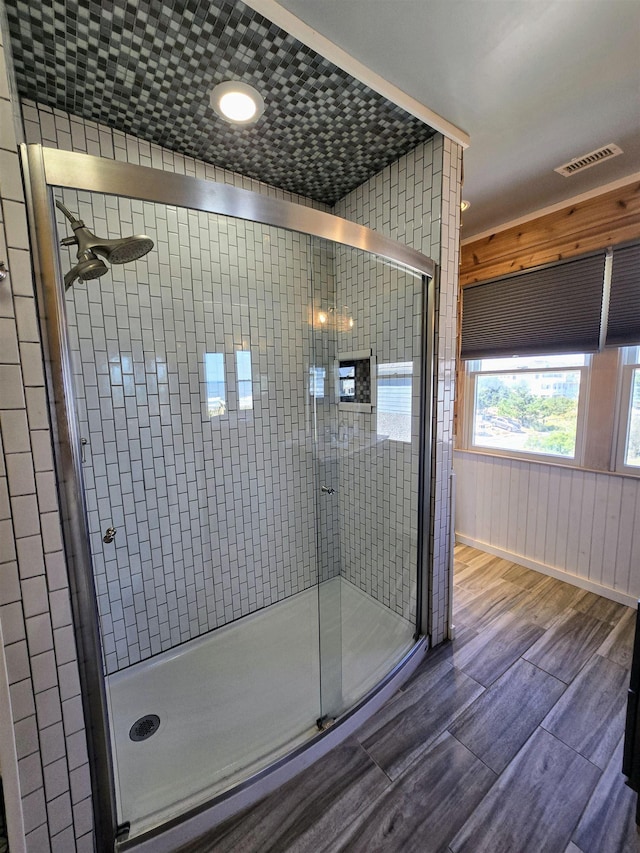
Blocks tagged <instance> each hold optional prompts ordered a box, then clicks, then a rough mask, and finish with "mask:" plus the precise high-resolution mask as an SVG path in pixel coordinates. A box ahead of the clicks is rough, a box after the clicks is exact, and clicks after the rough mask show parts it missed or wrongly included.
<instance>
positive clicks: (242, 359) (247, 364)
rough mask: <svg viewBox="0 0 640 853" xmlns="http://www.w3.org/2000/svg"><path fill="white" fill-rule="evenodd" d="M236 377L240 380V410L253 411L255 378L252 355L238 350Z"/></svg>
mask: <svg viewBox="0 0 640 853" xmlns="http://www.w3.org/2000/svg"><path fill="white" fill-rule="evenodd" d="M236 375H237V380H238V409H239V410H240V411H247V410H249V409H253V378H252V375H251V353H250V351H249V350H236Z"/></svg>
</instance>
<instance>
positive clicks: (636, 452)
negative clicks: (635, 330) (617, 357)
mask: <svg viewBox="0 0 640 853" xmlns="http://www.w3.org/2000/svg"><path fill="white" fill-rule="evenodd" d="M622 365H623V367H622V383H621V398H620V431H619V434H618V459H617V466H616V467H617V468H618V469H622V470H624V469H630V470H631V471H634V472H636V473H638V472H639V471H640V347H625V348H624V349H623V350H622Z"/></svg>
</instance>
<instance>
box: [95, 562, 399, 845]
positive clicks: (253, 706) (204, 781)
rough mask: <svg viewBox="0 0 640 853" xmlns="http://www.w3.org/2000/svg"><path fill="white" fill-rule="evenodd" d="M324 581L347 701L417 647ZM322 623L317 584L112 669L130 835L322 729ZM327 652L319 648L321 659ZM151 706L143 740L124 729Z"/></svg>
mask: <svg viewBox="0 0 640 853" xmlns="http://www.w3.org/2000/svg"><path fill="white" fill-rule="evenodd" d="M321 590H322V599H321V600H322V614H323V620H322V631H323V637H324V636H326V632H330V633H331V634H333V635H337V629H340V630H341V632H342V637H341V642H339V643H338V644H337V648H341V649H342V656H341V665H342V696H343V707H348V706H349V705H351V704H353V703H354V702H356V701H357V700H358V699H359V698H361V697H362V696H363V695H364V694H365V693H366V692H367V691H368V690H369V689H371V688H372V687H373V686H374V685H375V684H376V683H377V682H378V681H380V679H381V678H382V677H383V676H384V675H385V674H386V673H387V672H388V671H389V670H390V669H391V668H392V667H393V666H394V664H395V663H397V662H398V661H399V660H400V659H401V658H402V657H403V656H404V654H405V653H406V652H407V651H408V650H409V649H410V648H411V647H412V645H413V639H412V634H413V626H412V625H411V623H409V622H408V621H406V620H405V619H402V618H401V617H400V616H398V615H397V614H395V613H392V612H391V611H390V610H389V609H388V608H386V607H383V606H382V605H380V604H379V603H378V602H377V601H375V600H374V599H372V598H371V597H370V596H368V595H366V594H365V593H363V592H361V591H360V590H359V589H357V588H356V587H355V586H353V584H351V583H349V582H348V581H346V580H344V578H334V579H333V580H331V581H327V582H326V583H324V584H322V585H321ZM327 617H328V618H327ZM318 623H319V620H318V590H317V589H316V588H315V587H314V588H312V589H309V590H306V591H305V592H302V593H299V594H297V595H294V596H292V597H291V598H288V599H286V600H285V601H282V602H280V603H278V604H274V605H271V606H270V607H268V608H265V609H264V610H261V611H259V612H258V613H254V614H252V615H251V616H247V617H245V618H243V619H240V620H238V621H237V622H233V623H232V624H230V625H226V626H224V627H223V628H219V629H218V630H216V631H214V632H212V633H210V634H207V635H206V636H204V637H200V638H198V639H196V640H192V641H190V642H188V643H185V644H184V645H181V646H179V647H178V648H177V649H175V650H173V651H170V652H165V653H163V654H161V655H158V656H156V657H154V658H152V659H151V660H149V661H143V662H142V663H139V664H136V665H135V666H132V667H129V668H128V669H126V670H123V671H122V672H119V673H116V674H115V675H111V676H108V677H107V694H108V698H109V708H110V726H111V736H112V744H113V747H114V763H115V772H116V779H117V791H116V793H117V799H118V815H119V820H120V821H121V822H124V821H130V823H131V832H130V837H135V836H136V835H139V834H140V833H142V832H145V831H147V830H149V829H151V828H153V827H155V826H158V825H159V824H161V823H164V822H165V821H167V820H169V819H171V818H172V817H176V816H177V815H180V814H182V813H184V812H185V811H187V810H188V809H190V808H193V807H194V806H196V805H199V804H201V803H204V802H206V801H208V800H210V799H211V798H212V797H213V796H215V795H217V794H220V793H221V792H223V791H225V790H227V789H228V788H230V787H232V786H233V785H235V784H237V783H238V782H239V781H241V780H243V779H246V778H247V777H249V776H251V775H252V774H254V773H256V772H257V771H259V770H261V769H262V768H263V767H266V766H268V765H269V764H271V763H272V762H273V761H275V760H276V759H277V758H279V757H281V756H282V755H285V754H286V753H288V752H290V751H291V750H292V749H294V748H295V747H296V746H298V745H299V744H301V743H304V742H305V741H306V740H308V739H309V738H311V737H312V736H313V735H314V734H316V733H317V728H316V725H315V723H316V720H317V719H318V717H319V716H321V713H324V712H321V704H320V689H319V683H320V662H319V654H318V648H319V640H320V637H319V628H318ZM324 647H325V644H324V642H323V648H324ZM330 663H331V662H328V661H326V659H325V660H323V669H324V667H326V666H327V665H329V664H330ZM335 663H336V664H337V666H338V667H339V666H340V662H339V661H336V662H335ZM331 665H332V667H333V664H331ZM333 670H334V672H335V668H333ZM325 712H326V711H325ZM146 714H157V715H158V717H160V727H159V728H158V730H157V731H156V732H155V733H154V734H153V735H151V737H150V738H149V739H148V740H144V741H139V742H134V741H131V740H130V739H129V730H130V728H131V726H132V725H133V723H134V722H135V721H136V720H138V719H139V718H140V717H142V716H144V715H146Z"/></svg>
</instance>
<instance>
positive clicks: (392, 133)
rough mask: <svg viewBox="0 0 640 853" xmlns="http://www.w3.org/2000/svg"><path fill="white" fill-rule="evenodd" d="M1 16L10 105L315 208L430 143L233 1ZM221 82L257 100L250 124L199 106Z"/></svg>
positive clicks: (151, 0)
mask: <svg viewBox="0 0 640 853" xmlns="http://www.w3.org/2000/svg"><path fill="white" fill-rule="evenodd" d="M6 6H7V13H8V17H9V24H10V30H11V41H12V49H13V54H14V63H15V68H16V74H17V79H18V87H19V90H20V94H21V95H22V96H23V97H27V98H31V99H33V100H35V101H39V102H40V103H44V104H47V105H49V106H52V107H58V108H59V109H62V110H65V111H66V112H70V113H73V114H75V115H79V116H82V117H84V118H86V119H92V120H94V121H99V122H103V123H105V124H108V125H110V126H112V127H114V128H117V129H119V130H122V131H125V132H127V133H133V134H135V135H136V136H139V137H141V138H142V139H146V140H148V141H150V142H155V143H158V144H160V145H163V146H166V147H168V148H171V149H172V150H175V151H179V152H181V153H183V154H187V155H189V156H192V157H196V158H199V159H202V160H205V161H207V162H209V163H213V164H215V165H218V166H222V167H224V168H227V169H231V170H233V171H236V172H240V173H241V174H244V175H247V176H249V177H252V178H257V179H259V180H262V181H266V182H267V183H269V184H272V185H274V186H277V187H280V188H282V189H285V190H289V191H290V192H294V193H300V194H302V195H305V196H308V197H310V198H313V199H316V200H317V201H322V202H325V203H327V204H334V203H335V202H336V201H337V200H338V199H340V198H342V197H343V196H345V195H346V194H347V193H348V192H349V191H350V190H351V189H353V188H354V187H356V186H359V185H360V184H361V183H363V182H364V181H365V180H367V179H368V178H369V177H371V176H372V175H374V174H376V172H378V171H380V169H382V168H384V166H386V165H387V164H389V163H391V162H393V161H394V160H397V159H398V158H399V157H400V156H402V155H403V154H405V153H406V152H407V151H410V150H411V149H413V148H415V146H416V145H418V144H419V143H421V142H424V141H425V140H427V139H429V138H430V137H431V136H433V134H434V133H435V131H434V130H433V129H432V128H431V127H429V126H428V125H426V124H424V123H423V122H421V121H420V120H419V119H417V118H415V117H414V116H411V115H410V114H409V113H406V112H405V111H404V110H402V109H401V108H400V107H398V106H396V105H395V104H392V103H391V102H390V101H387V100H386V99H385V98H383V97H382V96H381V95H378V94H377V93H376V92H373V91H372V90H371V89H369V88H368V87H367V86H365V85H364V84H363V83H360V82H359V81H357V80H355V79H354V78H353V77H351V76H350V75H349V74H347V73H346V72H344V71H342V70H341V69H339V68H337V67H336V66H335V65H333V64H332V63H330V62H328V61H327V60H326V59H324V58H323V57H321V56H320V55H319V54H317V53H316V52H315V51H313V50H312V49H311V48H308V47H306V46H305V45H303V44H302V43H301V42H299V41H297V40H296V39H294V38H293V37H292V36H290V35H289V34H288V33H286V32H285V31H284V30H282V29H280V27H278V26H276V25H275V24H273V23H271V22H270V21H268V20H267V19H266V18H264V17H263V16H262V15H259V14H258V13H257V12H254V11H253V10H252V9H250V8H249V7H248V6H245V5H244V4H243V3H240V2H237V3H233V2H228V0H214V2H208V0H173V2H172V0H111V2H100V0H80V2H78V0H38V2H33V0H6ZM229 79H241V80H244V81H245V82H247V83H250V84H252V85H254V86H255V87H256V88H257V89H258V90H259V91H260V92H261V93H262V94H263V96H264V98H265V101H266V105H267V108H266V112H265V114H264V116H262V118H261V119H260V120H259V121H258V122H257V123H256V124H255V125H253V126H249V127H237V126H236V127H233V126H231V125H229V124H227V123H225V122H224V121H222V120H221V119H220V118H218V117H217V116H216V114H215V113H214V112H213V110H212V109H211V107H210V106H209V92H210V91H211V89H212V88H213V86H214V85H215V84H216V83H219V82H222V81H224V80H229Z"/></svg>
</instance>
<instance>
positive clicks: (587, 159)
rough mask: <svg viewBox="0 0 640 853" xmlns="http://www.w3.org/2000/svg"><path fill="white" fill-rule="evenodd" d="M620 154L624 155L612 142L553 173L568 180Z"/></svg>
mask: <svg viewBox="0 0 640 853" xmlns="http://www.w3.org/2000/svg"><path fill="white" fill-rule="evenodd" d="M618 154H622V148H619V147H618V146H617V145H614V144H613V142H612V143H611V144H610V145H603V146H602V148H598V149H596V151H591V152H590V153H589V154H583V156H582V157H574V158H573V160H569V162H568V163H564V164H563V165H562V166H558V168H557V169H554V170H553V171H554V172H558V173H559V174H561V175H564V177H565V178H568V177H569V176H570V175H575V174H576V172H581V171H582V170H583V169H588V168H589V167H590V166H597V164H598V163H602V162H603V161H604V160H610V159H611V158H612V157H617V156H618Z"/></svg>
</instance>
